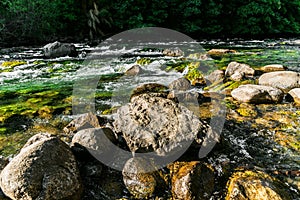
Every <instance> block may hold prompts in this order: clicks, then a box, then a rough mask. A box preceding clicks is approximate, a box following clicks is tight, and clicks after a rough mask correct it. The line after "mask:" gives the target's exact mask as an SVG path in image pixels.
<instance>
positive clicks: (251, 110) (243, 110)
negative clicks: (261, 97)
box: [236, 103, 257, 118]
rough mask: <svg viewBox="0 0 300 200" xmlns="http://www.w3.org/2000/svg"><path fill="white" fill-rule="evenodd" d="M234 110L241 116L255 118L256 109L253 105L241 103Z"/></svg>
mask: <svg viewBox="0 0 300 200" xmlns="http://www.w3.org/2000/svg"><path fill="white" fill-rule="evenodd" d="M236 111H237V112H238V113H239V114H240V115H241V116H243V117H253V118H255V117H256V116H257V111H256V108H255V106H254V105H250V104H246V103H242V104H241V105H240V107H239V108H238V109H237V110H236Z"/></svg>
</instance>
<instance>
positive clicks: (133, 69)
mask: <svg viewBox="0 0 300 200" xmlns="http://www.w3.org/2000/svg"><path fill="white" fill-rule="evenodd" d="M143 71H144V70H143V69H142V68H141V67H140V66H139V65H133V66H132V67H130V68H129V69H128V70H127V71H126V72H125V74H126V75H128V76H136V75H138V74H141V73H143Z"/></svg>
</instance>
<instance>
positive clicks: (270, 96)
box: [231, 84, 283, 103]
mask: <svg viewBox="0 0 300 200" xmlns="http://www.w3.org/2000/svg"><path fill="white" fill-rule="evenodd" d="M231 95H232V97H233V98H235V99H236V100H238V101H240V102H246V103H278V102H281V101H282V99H283V92H282V91H281V90H279V89H277V88H273V87H269V86H263V85H250V84H249V85H241V86H240V87H238V88H236V89H234V90H233V91H232V92H231Z"/></svg>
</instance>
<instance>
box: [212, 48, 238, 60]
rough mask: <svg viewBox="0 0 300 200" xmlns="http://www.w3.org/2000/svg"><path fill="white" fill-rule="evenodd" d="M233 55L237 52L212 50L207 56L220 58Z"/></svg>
mask: <svg viewBox="0 0 300 200" xmlns="http://www.w3.org/2000/svg"><path fill="white" fill-rule="evenodd" d="M232 53H236V51H235V50H231V49H211V50H209V51H208V52H207V54H208V55H209V56H211V57H212V58H219V57H222V56H223V55H225V54H232Z"/></svg>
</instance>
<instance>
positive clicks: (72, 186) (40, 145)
mask: <svg viewBox="0 0 300 200" xmlns="http://www.w3.org/2000/svg"><path fill="white" fill-rule="evenodd" d="M0 186H1V189H2V190H3V192H4V194H5V195H6V196H8V197H9V198H11V199H13V200H20V199H22V200H32V199H36V200H50V199H64V200H68V199H69V200H74V199H80V195H81V191H82V190H81V188H82V186H81V181H80V175H79V170H78V168H77V164H76V160H75V158H74V155H73V154H72V152H71V150H70V149H69V147H68V145H67V144H65V143H64V142H63V141H61V140H60V139H59V138H57V137H52V136H50V135H46V134H38V135H36V136H33V137H32V138H31V139H30V140H29V141H28V142H27V143H26V144H25V146H24V147H23V148H22V149H21V151H20V153H19V154H18V155H17V156H16V157H14V158H13V159H12V160H11V161H10V163H9V164H8V165H7V166H6V167H5V168H4V169H3V171H2V172H1V174H0Z"/></svg>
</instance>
